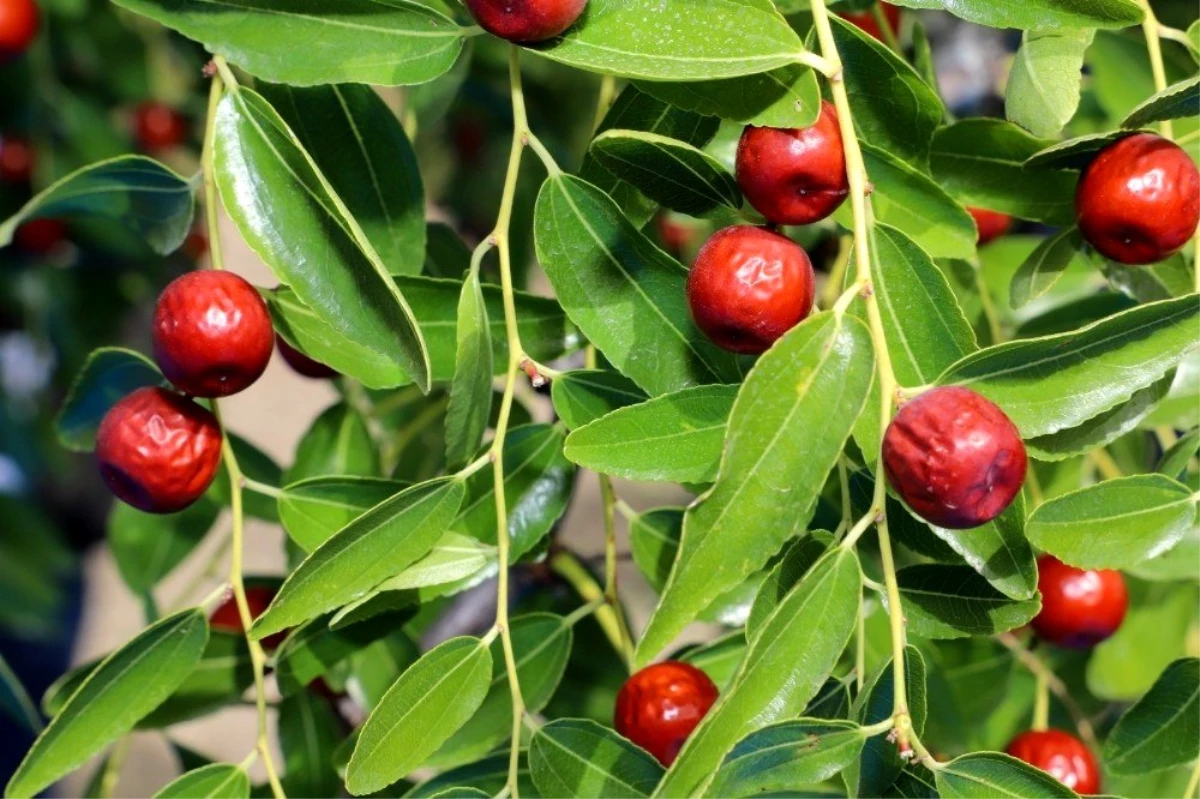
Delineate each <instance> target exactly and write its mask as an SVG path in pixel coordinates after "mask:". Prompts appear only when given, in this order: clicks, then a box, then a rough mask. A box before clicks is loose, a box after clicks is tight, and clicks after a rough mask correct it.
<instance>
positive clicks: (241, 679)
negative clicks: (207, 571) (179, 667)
mask: <svg viewBox="0 0 1200 799" xmlns="http://www.w3.org/2000/svg"><path fill="white" fill-rule="evenodd" d="M253 684H254V663H253V661H252V660H251V658H250V647H249V646H248V645H247V644H246V636H244V635H242V634H241V633H232V632H225V631H223V630H213V631H211V632H210V633H209V636H208V644H207V645H206V646H205V647H204V654H203V655H202V656H201V657H200V662H199V663H197V664H196V667H195V668H194V669H192V673H191V674H189V675H188V676H187V679H185V680H184V681H183V684H182V685H180V686H179V687H178V688H176V689H175V691H174V692H173V693H172V694H171V696H170V697H169V698H168V699H167V701H165V702H163V703H162V704H161V705H159V706H158V707H157V708H155V709H154V710H152V711H151V712H150V713H149V714H148V715H147V716H146V717H145V718H143V719H142V720H141V721H139V722H138V724H137V727H138V729H144V730H145V729H161V728H163V727H169V726H171V725H172V724H178V723H179V722H182V721H189V720H191V719H194V718H199V717H200V716H203V715H205V714H207V713H211V712H213V711H214V710H217V709H220V708H223V707H226V706H228V705H233V704H236V703H237V702H238V701H239V700H240V699H241V698H242V694H243V693H245V691H246V689H247V688H249V687H250V686H251V685H253Z"/></svg>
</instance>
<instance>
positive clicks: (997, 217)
mask: <svg viewBox="0 0 1200 799" xmlns="http://www.w3.org/2000/svg"><path fill="white" fill-rule="evenodd" d="M967 212H968V213H970V214H971V218H972V219H974V220H975V228H976V229H977V230H978V231H979V236H978V238H977V239H976V243H977V244H979V246H981V247H982V246H983V245H984V244H987V243H988V242H989V241H994V240H995V239H998V238H1000V237H1001V236H1003V235H1004V234H1005V233H1007V232H1008V231H1009V228H1011V227H1012V217H1011V216H1009V215H1008V214H1002V213H1000V212H999V211H989V210H987V209H986V208H968V209H967Z"/></svg>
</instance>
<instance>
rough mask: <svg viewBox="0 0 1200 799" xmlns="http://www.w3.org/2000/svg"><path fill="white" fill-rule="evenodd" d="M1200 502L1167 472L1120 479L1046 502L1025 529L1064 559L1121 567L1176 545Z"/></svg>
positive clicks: (1195, 519) (1033, 539)
mask: <svg viewBox="0 0 1200 799" xmlns="http://www.w3.org/2000/svg"><path fill="white" fill-rule="evenodd" d="M1196 503H1197V497H1195V496H1193V495H1192V491H1191V489H1190V488H1188V487H1187V486H1185V485H1183V484H1182V483H1177V482H1176V481H1174V480H1172V479H1171V478H1169V477H1166V476H1165V475H1161V474H1139V475H1134V476H1132V477H1119V478H1117V479H1115V480H1106V481H1105V482H1103V483H1097V484H1096V485H1092V486H1088V487H1086V488H1081V489H1079V490H1078V491H1073V492H1071V493H1070V494H1064V495H1063V496H1061V497H1055V498H1054V499H1051V500H1047V501H1046V502H1045V503H1043V504H1042V505H1039V506H1038V508H1037V510H1035V511H1034V512H1033V515H1032V516H1030V517H1029V523H1028V525H1026V528H1025V532H1026V533H1027V534H1028V536H1029V540H1030V541H1031V542H1032V543H1033V545H1034V546H1036V547H1038V548H1039V549H1043V550H1045V551H1047V552H1049V553H1050V554H1052V555H1054V556H1055V557H1056V558H1058V559H1059V560H1061V561H1063V562H1064V563H1068V564H1070V565H1072V566H1077V567H1079V568H1082V569H1112V568H1118V569H1119V568H1123V567H1125V566H1132V565H1134V564H1136V563H1141V562H1142V561H1144V560H1148V559H1150V558H1153V557H1154V556H1156V555H1161V554H1162V553H1163V552H1166V551H1167V550H1168V549H1170V548H1171V547H1172V546H1174V545H1175V544H1176V543H1177V542H1178V541H1179V540H1180V539H1181V538H1183V536H1184V534H1185V533H1187V532H1188V531H1189V530H1191V529H1192V528H1194V527H1195V526H1196V525H1197V523H1198V522H1200V517H1198V516H1197V505H1196ZM1100 530H1103V531H1104V534H1103V535H1097V531H1100Z"/></svg>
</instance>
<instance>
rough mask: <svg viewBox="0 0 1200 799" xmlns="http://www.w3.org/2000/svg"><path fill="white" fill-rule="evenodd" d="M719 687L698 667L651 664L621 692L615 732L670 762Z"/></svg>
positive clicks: (616, 713)
mask: <svg viewBox="0 0 1200 799" xmlns="http://www.w3.org/2000/svg"><path fill="white" fill-rule="evenodd" d="M718 695H719V692H718V691H717V686H716V685H714V684H713V681H712V680H710V679H709V678H708V675H707V674H705V673H704V672H702V671H700V669H698V668H696V667H695V666H692V665H689V664H687V663H680V662H679V661H674V660H668V661H666V662H664V663H656V664H654V665H653V666H647V667H646V668H644V669H642V670H641V671H639V672H637V673H636V674H634V675H633V676H631V677H630V678H629V679H628V680H626V681H625V684H624V685H622V686H621V691H620V693H618V694H617V708H616V712H615V714H614V718H613V721H614V724H615V726H616V729H617V732H619V733H621V735H624V736H625V737H626V738H628V739H629V740H631V741H633V742H634V743H635V744H637V745H638V746H640V747H642V748H643V749H645V750H646V751H647V752H649V753H650V754H652V755H654V757H655V758H656V759H657V760H658V762H660V763H662V764H663V765H664V766H669V765H671V763H672V762H674V760H675V758H676V757H677V756H678V755H679V750H680V749H682V748H683V744H684V742H685V741H686V740H687V738H688V736H689V735H691V734H692V730H694V729H696V725H698V724H699V723H700V721H701V720H702V719H703V718H704V716H705V714H706V713H708V711H709V708H711V707H712V706H713V704H714V703H715V702H716V701H717V696H718Z"/></svg>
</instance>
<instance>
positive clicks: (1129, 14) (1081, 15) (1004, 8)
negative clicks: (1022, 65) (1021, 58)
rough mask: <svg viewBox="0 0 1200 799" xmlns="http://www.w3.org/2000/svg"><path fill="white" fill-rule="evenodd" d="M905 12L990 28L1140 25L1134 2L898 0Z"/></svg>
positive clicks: (1118, 0) (1122, 26)
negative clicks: (927, 12) (935, 12)
mask: <svg viewBox="0 0 1200 799" xmlns="http://www.w3.org/2000/svg"><path fill="white" fill-rule="evenodd" d="M896 5H900V6H905V7H906V8H936V9H943V10H945V11H949V12H950V13H951V14H954V15H955V16H957V17H961V18H962V19H965V20H966V21H967V22H974V23H975V24H976V25H987V26H989V27H992V28H1018V29H1021V30H1026V29H1029V28H1046V29H1049V30H1057V29H1059V28H1127V27H1129V26H1130V25H1137V24H1138V23H1140V22H1141V21H1142V9H1141V7H1139V6H1138V4H1137V3H1136V2H1134V0H1022V2H1019V3H1016V2H1014V3H963V2H955V0H898V2H897V3H896Z"/></svg>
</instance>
